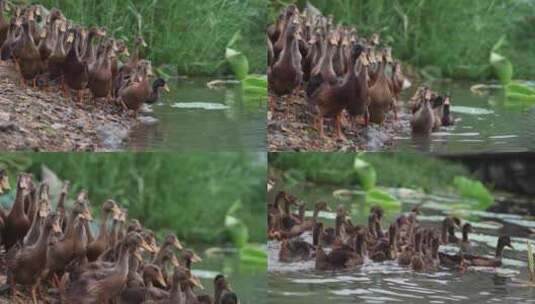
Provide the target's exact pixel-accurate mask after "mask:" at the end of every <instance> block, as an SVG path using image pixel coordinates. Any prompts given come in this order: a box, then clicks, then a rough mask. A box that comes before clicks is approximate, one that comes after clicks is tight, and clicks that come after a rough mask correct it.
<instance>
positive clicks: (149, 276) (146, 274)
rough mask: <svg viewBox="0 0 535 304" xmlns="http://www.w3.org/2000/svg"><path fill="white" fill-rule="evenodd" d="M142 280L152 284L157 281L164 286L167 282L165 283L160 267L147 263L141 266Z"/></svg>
mask: <svg viewBox="0 0 535 304" xmlns="http://www.w3.org/2000/svg"><path fill="white" fill-rule="evenodd" d="M143 281H145V282H146V283H148V282H151V283H153V284H154V283H158V284H159V285H161V286H163V287H164V288H166V287H167V283H165V279H164V277H163V273H162V270H161V269H160V267H158V266H157V265H154V264H147V265H145V266H143Z"/></svg>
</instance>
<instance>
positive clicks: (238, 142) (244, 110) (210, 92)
mask: <svg viewBox="0 0 535 304" xmlns="http://www.w3.org/2000/svg"><path fill="white" fill-rule="evenodd" d="M208 81H210V80H209V79H203V78H196V79H178V80H172V81H170V83H169V87H170V88H171V92H170V93H167V94H166V95H163V96H162V100H161V102H160V103H158V104H154V105H152V106H151V108H152V110H153V113H150V114H148V115H149V116H150V117H153V118H156V119H157V121H156V122H153V121H148V122H147V124H141V125H139V126H137V127H134V128H133V130H132V131H131V132H130V135H129V138H128V142H127V144H126V149H130V150H151V151H152V150H159V151H161V150H165V151H170V150H172V151H177V150H180V151H245V150H246V151H263V150H265V147H266V110H265V107H266V106H265V102H262V103H261V102H259V101H257V100H246V99H244V98H243V96H242V92H241V88H240V86H239V85H228V86H227V87H226V88H225V87H221V88H218V89H208V88H207V86H206V83H207V82H208ZM143 120H146V119H143Z"/></svg>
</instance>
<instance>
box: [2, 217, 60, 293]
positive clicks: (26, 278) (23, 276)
mask: <svg viewBox="0 0 535 304" xmlns="http://www.w3.org/2000/svg"><path fill="white" fill-rule="evenodd" d="M56 232H61V228H60V226H59V223H58V217H57V215H56V214H55V213H50V214H49V215H48V216H47V217H46V220H45V221H44V225H43V228H42V230H41V232H40V234H39V238H38V239H37V241H36V242H35V243H34V244H32V245H29V246H22V247H21V248H20V249H18V250H16V253H14V255H12V253H10V254H9V255H12V256H11V257H8V262H7V264H8V282H10V285H11V288H12V290H13V293H12V294H13V296H14V295H15V294H16V292H15V286H16V284H20V285H26V286H31V290H32V291H31V293H32V300H33V303H37V294H36V289H37V287H38V286H39V283H40V277H41V273H42V272H43V270H44V266H45V264H46V258H47V255H46V254H47V244H48V241H49V236H50V235H51V233H56Z"/></svg>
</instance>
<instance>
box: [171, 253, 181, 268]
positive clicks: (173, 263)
mask: <svg viewBox="0 0 535 304" xmlns="http://www.w3.org/2000/svg"><path fill="white" fill-rule="evenodd" d="M171 264H172V265H173V266H174V267H179V266H180V263H179V262H178V259H177V258H176V256H175V255H173V257H172V258H171Z"/></svg>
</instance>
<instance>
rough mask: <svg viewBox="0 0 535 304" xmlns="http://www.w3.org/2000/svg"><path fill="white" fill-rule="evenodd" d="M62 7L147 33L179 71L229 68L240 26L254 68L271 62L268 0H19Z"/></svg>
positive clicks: (78, 17) (155, 52) (160, 60)
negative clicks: (268, 56) (228, 57)
mask: <svg viewBox="0 0 535 304" xmlns="http://www.w3.org/2000/svg"><path fill="white" fill-rule="evenodd" d="M14 2H18V3H21V2H23V3H27V2H31V3H39V4H42V5H44V6H45V7H47V8H51V7H56V8H59V9H61V10H62V11H63V12H64V14H65V15H66V16H67V17H68V18H69V19H71V20H74V21H76V22H80V23H82V24H84V25H87V26H91V25H99V26H106V27H107V28H108V31H109V32H110V33H113V34H115V35H116V36H117V37H119V38H124V39H128V40H129V41H132V40H133V38H134V37H135V36H136V35H137V34H138V33H142V34H143V36H144V37H145V40H146V41H147V43H148V44H149V46H150V48H149V53H148V54H147V56H148V57H149V58H150V59H152V60H153V61H154V62H155V65H158V64H171V65H173V66H174V67H175V68H176V72H178V73H180V74H188V75H197V74H204V75H206V74H208V75H213V74H222V73H225V74H227V73H230V71H229V69H228V67H227V66H226V65H224V64H222V62H223V61H224V59H225V46H226V44H227V43H228V41H229V40H230V39H231V38H232V36H233V35H234V33H236V32H237V31H241V33H242V37H243V39H242V40H241V41H240V42H239V43H238V48H239V49H240V50H241V51H243V52H244V53H245V54H246V55H247V57H248V58H249V61H250V63H251V66H252V69H253V70H255V71H258V72H260V71H263V70H264V69H265V65H266V63H265V62H266V59H265V57H266V56H265V46H264V35H263V31H264V27H265V23H266V18H267V12H266V4H265V2H264V1H263V0H202V1H195V0H106V1H101V0H30V1H26V0H15V1H14Z"/></svg>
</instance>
